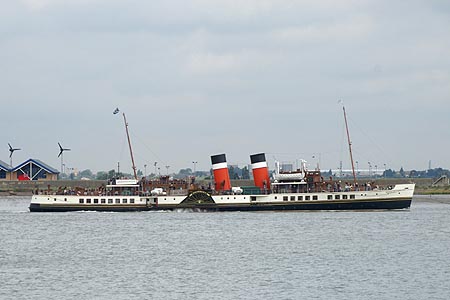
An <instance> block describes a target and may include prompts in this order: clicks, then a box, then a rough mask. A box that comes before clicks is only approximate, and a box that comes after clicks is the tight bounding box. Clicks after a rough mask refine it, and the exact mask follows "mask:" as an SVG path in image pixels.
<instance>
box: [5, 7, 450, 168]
mask: <svg viewBox="0 0 450 300" xmlns="http://www.w3.org/2000/svg"><path fill="white" fill-rule="evenodd" d="M339 99H342V100H343V101H344V103H345V106H346V109H347V113H348V118H349V126H350V134H351V138H352V142H353V146H354V157H355V160H357V161H359V168H360V169H363V168H368V162H371V164H372V165H373V166H374V165H377V166H378V168H379V169H381V168H384V164H386V166H387V167H388V168H394V169H396V170H398V169H399V168H400V167H402V166H403V167H404V168H405V169H419V170H423V169H426V168H428V162H429V161H430V160H431V164H432V167H438V166H439V167H444V168H450V133H449V132H450V2H449V1H446V0H441V1H439V0H428V1H425V0H424V1H414V0H412V1H382V0H374V1H364V0H358V1H352V0H346V1H334V0H325V1H300V0H299V1H295V0H291V1H289V0H245V1H236V0H193V1H189V0H175V1H173V0H164V1H159V0H153V1H140V0H139V1H137V0H126V1H118V0H22V1H17V0H16V1H11V0H0V104H1V114H0V115H1V123H0V124H1V125H2V129H1V130H0V143H1V144H0V149H3V150H1V151H0V160H3V161H6V162H9V158H8V155H9V152H8V145H7V144H8V143H11V144H13V146H15V147H20V148H22V150H21V151H18V152H16V153H15V154H14V157H13V158H14V162H13V164H14V165H17V164H18V163H21V162H23V161H25V160H26V159H28V158H38V159H41V160H43V161H44V162H46V163H48V164H50V165H51V166H53V167H55V168H57V169H59V168H60V160H59V159H58V158H57V155H58V145H57V143H58V142H60V143H61V144H62V145H63V146H64V147H67V148H71V149H72V150H71V151H70V152H67V153H66V154H65V157H64V160H65V163H66V166H67V167H69V168H71V167H73V168H77V169H79V170H83V169H91V170H93V171H98V170H110V169H113V168H116V165H117V162H121V165H122V170H124V171H130V172H131V163H130V159H129V155H128V148H127V145H126V137H125V129H124V126H123V119H122V118H121V115H120V114H118V115H113V114H112V112H113V110H114V109H115V108H116V107H119V109H120V110H121V112H125V113H126V116H127V119H128V122H129V125H130V131H131V138H132V143H133V149H134V152H135V156H136V163H137V167H138V168H139V169H141V170H143V169H144V164H147V165H148V166H147V173H150V172H151V171H152V170H154V169H153V163H154V162H155V161H157V162H158V165H159V166H166V165H169V166H170V169H169V171H178V170H179V169H180V168H188V167H190V168H193V163H192V162H193V161H198V164H197V170H208V169H209V168H210V156H211V155H213V154H218V153H226V154H227V159H228V163H229V164H240V165H242V166H243V165H245V164H247V163H249V155H250V154H254V153H258V152H265V153H267V158H268V159H269V160H270V164H271V166H273V163H272V162H273V160H274V159H275V158H276V159H278V160H280V161H295V160H296V159H301V158H304V159H306V160H307V161H308V162H309V163H310V164H315V163H316V162H317V160H318V158H319V157H320V161H321V166H322V168H323V169H330V168H333V169H334V168H338V166H339V161H340V160H342V161H343V166H344V168H350V165H349V159H348V152H347V145H346V141H345V138H344V137H345V136H344V127H343V124H344V122H343V116H342V107H341V106H340V105H339V104H338V100H339ZM313 156H314V158H313ZM163 170H164V172H165V168H162V171H161V172H163Z"/></svg>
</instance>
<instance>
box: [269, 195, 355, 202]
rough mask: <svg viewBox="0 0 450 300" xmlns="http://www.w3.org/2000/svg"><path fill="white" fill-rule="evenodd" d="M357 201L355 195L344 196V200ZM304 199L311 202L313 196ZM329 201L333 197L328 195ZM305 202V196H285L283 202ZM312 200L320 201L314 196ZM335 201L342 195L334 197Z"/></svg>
mask: <svg viewBox="0 0 450 300" xmlns="http://www.w3.org/2000/svg"><path fill="white" fill-rule="evenodd" d="M349 198H350V199H355V195H342V200H347V199H349ZM275 199H277V197H276V196H275ZM304 199H305V200H306V201H307V200H311V196H309V195H308V196H304ZM327 199H328V200H333V195H327ZM289 200H291V201H303V196H297V198H296V197H295V196H290V197H289V196H283V201H289ZM312 200H318V196H317V195H313V196H312ZM334 200H341V195H334Z"/></svg>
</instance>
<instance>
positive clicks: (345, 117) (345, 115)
mask: <svg viewBox="0 0 450 300" xmlns="http://www.w3.org/2000/svg"><path fill="white" fill-rule="evenodd" d="M342 109H343V110H344V120H345V129H346V130H347V139H348V150H349V152H350V161H351V163H352V172H353V183H354V185H355V186H356V173H355V165H354V163H353V154H352V142H351V141H350V133H349V131H348V124H347V114H346V112H345V106H344V104H342Z"/></svg>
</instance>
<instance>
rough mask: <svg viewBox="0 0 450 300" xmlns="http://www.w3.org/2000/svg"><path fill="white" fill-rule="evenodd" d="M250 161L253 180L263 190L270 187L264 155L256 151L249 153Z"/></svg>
mask: <svg viewBox="0 0 450 300" xmlns="http://www.w3.org/2000/svg"><path fill="white" fill-rule="evenodd" d="M250 161H251V163H252V170H253V181H254V182H255V185H256V186H257V187H259V188H260V189H261V190H263V191H267V190H269V189H270V179H269V169H268V168H267V161H266V155H265V154H264V153H258V154H253V155H250Z"/></svg>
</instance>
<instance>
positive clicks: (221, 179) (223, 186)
mask: <svg viewBox="0 0 450 300" xmlns="http://www.w3.org/2000/svg"><path fill="white" fill-rule="evenodd" d="M213 170H214V171H213V172H214V185H215V189H216V191H229V190H231V183H230V175H229V174H228V168H227V167H226V163H225V168H220V169H215V168H214V165H213Z"/></svg>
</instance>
